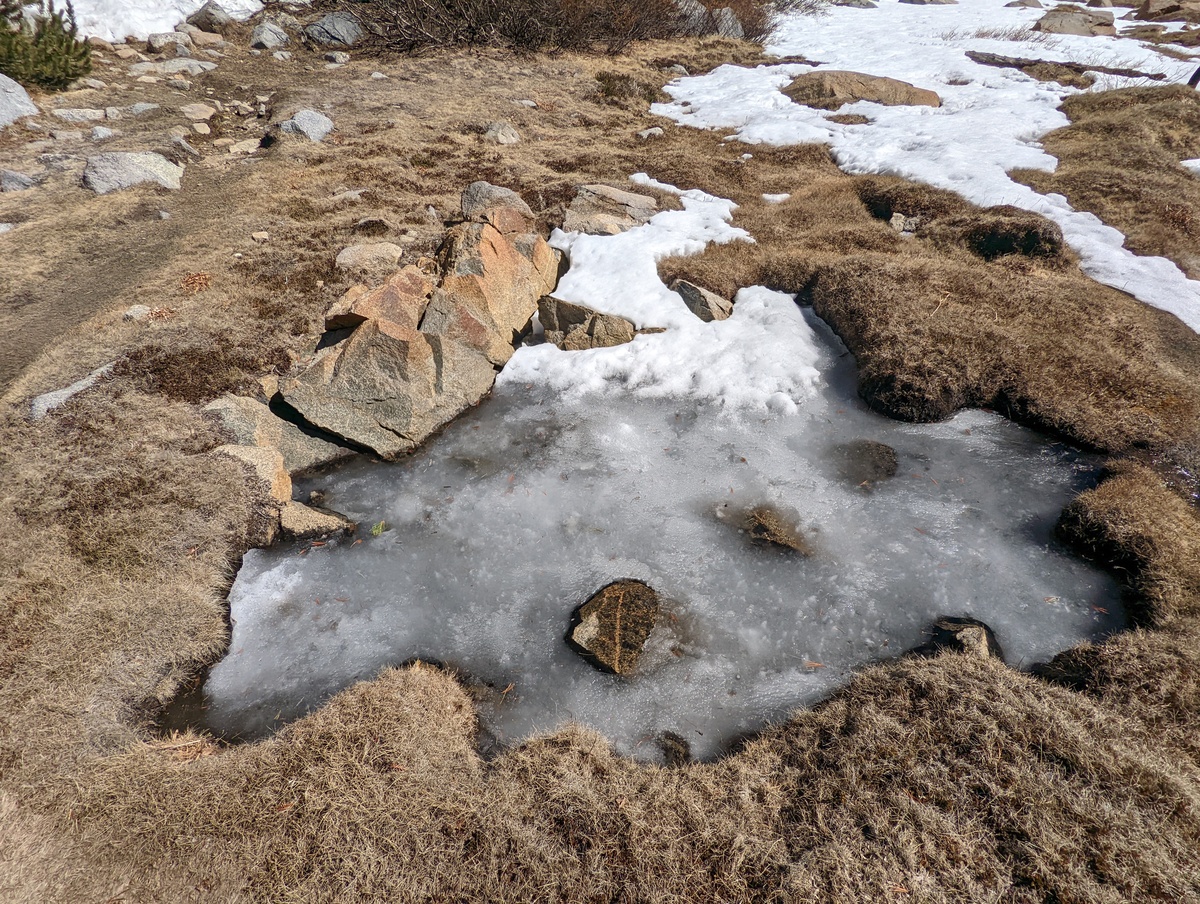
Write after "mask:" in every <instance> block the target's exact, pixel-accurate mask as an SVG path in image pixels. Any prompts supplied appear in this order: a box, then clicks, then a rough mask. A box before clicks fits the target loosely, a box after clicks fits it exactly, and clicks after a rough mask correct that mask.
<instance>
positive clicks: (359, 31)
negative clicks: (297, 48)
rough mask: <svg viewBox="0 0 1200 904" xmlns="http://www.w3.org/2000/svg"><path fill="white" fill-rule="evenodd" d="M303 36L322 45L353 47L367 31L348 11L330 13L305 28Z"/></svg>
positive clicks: (359, 42)
mask: <svg viewBox="0 0 1200 904" xmlns="http://www.w3.org/2000/svg"><path fill="white" fill-rule="evenodd" d="M304 36H305V37H306V38H308V40H310V41H312V42H313V43H314V44H320V45H321V46H322V47H355V46H357V45H358V44H361V43H362V42H363V40H364V39H365V38H366V37H367V33H366V31H365V30H363V27H362V25H360V24H359V21H358V20H357V19H356V18H354V17H353V16H351V15H349V14H348V13H330V14H329V15H327V16H323V17H322V18H320V19H318V20H317V21H316V22H314V23H313V24H312V25H309V26H308V27H307V28H305V29H304Z"/></svg>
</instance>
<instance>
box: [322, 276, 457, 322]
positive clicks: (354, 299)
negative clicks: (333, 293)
mask: <svg viewBox="0 0 1200 904" xmlns="http://www.w3.org/2000/svg"><path fill="white" fill-rule="evenodd" d="M433 289H434V282H433V280H432V279H430V278H429V277H428V276H427V275H426V274H425V273H424V272H423V271H422V270H421V269H420V268H419V267H415V266H412V265H411V264H410V265H409V266H407V267H405V268H404V269H402V270H400V271H399V272H398V273H396V274H395V275H393V276H392V277H391V278H390V279H389V280H388V281H387V282H385V283H384V284H383V285H382V286H376V287H375V288H374V289H368V288H367V287H366V286H355V287H354V288H352V289H351V290H350V291H349V292H347V293H346V294H345V295H343V296H342V297H341V298H340V299H338V301H337V302H335V303H334V305H333V307H331V308H330V309H329V310H328V311H327V312H326V313H325V329H327V330H345V329H353V328H354V327H356V326H358V325H359V324H362V323H365V322H366V321H368V320H388V321H391V322H392V323H398V324H400V325H401V326H406V327H408V328H409V329H414V330H415V329H416V328H417V326H418V325H419V324H420V323H421V317H422V316H423V315H424V313H425V309H426V308H427V307H428V306H429V296H430V295H431V294H432V293H433Z"/></svg>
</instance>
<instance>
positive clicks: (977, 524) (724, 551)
mask: <svg viewBox="0 0 1200 904" xmlns="http://www.w3.org/2000/svg"><path fill="white" fill-rule="evenodd" d="M634 181H635V182H639V183H641V184H647V183H648V182H649V180H648V179H646V178H645V177H644V176H635V177H634ZM658 187H660V188H664V187H665V188H669V186H658ZM681 197H682V201H683V204H684V209H683V210H681V211H664V212H662V213H659V214H658V215H656V216H655V217H654V218H653V219H652V220H651V221H650V222H649V223H647V224H645V225H644V226H641V227H638V228H637V229H633V230H630V231H629V232H627V233H624V234H623V235H619V236H603V237H600V236H581V235H577V234H564V233H561V232H560V233H557V234H556V235H555V236H554V242H555V244H557V245H558V246H559V247H560V248H563V249H565V250H566V251H568V252H569V255H570V270H569V271H568V273H567V274H566V276H565V278H564V279H563V280H562V282H561V284H560V286H559V288H558V289H557V291H556V294H558V295H559V296H561V297H563V298H565V299H568V300H572V301H579V302H583V303H586V304H589V305H591V306H592V307H595V308H598V309H600V310H603V311H606V312H610V313H615V314H621V315H623V316H627V317H629V318H631V319H633V320H635V321H636V322H637V323H638V325H639V326H652V327H665V328H666V330H665V332H661V333H656V334H650V335H640V336H638V337H637V338H636V339H635V340H634V341H633V342H631V343H629V344H627V345H622V346H618V347H615V348H605V349H593V350H590V351H579V352H564V351H560V350H559V349H557V348H555V347H554V346H551V345H547V344H544V343H543V344H534V345H530V346H527V347H524V348H521V349H519V350H518V351H517V353H516V354H515V355H514V356H513V358H512V360H511V361H510V362H509V364H508V366H507V367H506V368H505V369H504V371H503V372H502V373H501V375H500V378H499V379H498V381H497V384H496V390H495V392H494V393H493V396H492V398H491V399H490V400H489V401H488V402H486V403H485V404H483V405H482V406H480V407H479V408H478V409H477V410H475V411H474V412H472V413H470V414H469V415H467V416H466V417H464V418H462V419H460V420H459V421H457V422H455V423H454V424H453V425H451V426H450V427H449V428H448V429H447V430H446V431H445V432H444V433H443V434H442V435H441V436H439V437H438V438H437V439H435V440H434V441H433V442H432V443H431V444H430V445H429V446H428V447H427V448H426V449H424V450H423V451H421V452H420V453H419V454H417V455H414V456H413V457H412V458H410V459H408V460H407V461H404V462H402V463H398V464H394V465H385V464H367V463H359V464H357V465H353V466H350V467H347V468H346V469H344V470H341V471H339V472H337V473H336V474H335V475H333V476H331V477H329V478H327V479H326V480H325V481H323V482H322V484H321V488H322V489H324V490H325V491H326V492H327V494H328V495H327V504H329V505H331V506H333V507H334V508H336V509H338V510H339V511H342V512H345V513H346V514H347V515H349V516H350V517H351V518H353V519H355V520H356V521H358V522H359V523H360V524H361V525H363V530H362V531H361V532H360V534H359V537H358V539H357V540H353V541H346V542H343V543H340V544H331V545H328V546H309V545H307V544H302V545H293V546H284V547H280V548H276V549H271V550H262V551H253V552H251V553H249V554H248V555H247V556H246V557H245V561H244V564H243V566H242V569H241V572H240V574H239V575H238V579H237V582H236V583H235V585H234V587H233V590H232V592H231V594H230V605H231V614H232V620H233V637H232V644H231V650H230V653H229V655H227V656H226V658H225V659H223V660H222V661H221V662H220V663H218V664H217V665H216V666H215V667H214V668H213V670H212V672H211V674H210V676H209V679H208V681H207V684H206V686H205V688H204V689H203V703H204V705H205V706H206V708H205V709H203V710H201V711H200V712H201V713H202V716H201V719H200V724H202V725H204V726H206V727H208V728H211V729H213V730H215V731H218V732H221V733H223V734H230V735H236V736H241V737H256V736H259V735H261V734H263V733H265V732H267V731H269V730H271V728H272V727H274V726H276V725H278V724H279V723H281V722H284V721H287V720H289V719H291V718H294V717H296V716H298V715H300V714H302V713H304V712H305V711H307V710H308V709H309V708H311V707H313V706H315V705H317V704H319V703H320V701H322V700H323V699H325V698H326V697H327V696H328V695H329V694H330V693H332V692H334V691H336V690H337V689H339V688H342V687H345V686H346V685H348V684H349V683H351V682H353V681H355V680H356V679H359V678H366V677H370V676H371V675H373V674H375V673H376V672H377V671H378V670H379V669H380V668H381V667H383V666H385V665H388V664H398V663H402V662H405V661H407V660H409V659H412V658H414V657H420V658H427V659H433V660H437V661H439V662H445V663H448V664H450V665H453V666H455V667H457V668H459V669H461V670H463V671H464V672H465V673H467V674H468V675H470V676H472V679H473V680H474V681H475V682H476V686H477V687H478V688H480V695H481V696H480V706H481V713H482V718H483V721H484V724H485V726H486V731H487V734H488V736H489V737H490V738H492V739H493V740H494V742H497V743H508V742H512V741H514V740H518V739H521V738H524V737H526V736H528V735H530V734H533V733H535V732H541V731H550V730H553V729H554V728H556V727H558V726H560V725H561V724H563V723H564V722H565V721H568V720H577V721H580V722H584V723H586V724H589V725H592V726H594V727H595V728H597V729H599V730H600V731H602V732H604V733H605V734H606V735H607V736H608V737H610V738H611V739H612V740H613V741H614V743H615V744H616V745H617V746H618V748H619V749H620V750H622V751H624V752H626V753H630V754H633V755H636V756H641V757H646V758H653V757H654V756H655V754H656V748H655V746H654V744H653V739H654V738H655V737H656V736H657V735H658V734H659V733H661V732H663V731H673V732H675V733H677V734H679V735H681V736H683V737H684V738H686V739H687V740H688V741H689V742H690V744H691V746H692V750H693V752H694V753H695V754H696V755H698V756H711V755H714V754H716V753H718V752H719V751H720V749H721V747H722V745H723V744H725V743H726V742H728V741H729V740H730V739H732V738H734V737H736V736H737V735H739V734H741V733H743V732H745V731H749V730H753V729H755V728H757V727H759V726H761V725H762V724H763V723H764V721H765V720H768V719H774V718H780V717H782V716H784V715H785V714H786V713H787V712H788V711H789V710H790V709H792V708H794V707H796V706H800V705H804V704H807V703H811V702H813V701H814V700H816V699H817V698H818V697H820V696H822V695H823V694H825V693H827V692H828V691H829V690H830V689H831V688H832V687H834V686H835V685H837V684H838V683H841V682H844V681H845V680H846V678H847V676H848V675H849V673H850V671H851V670H852V669H854V668H855V667H857V666H860V665H862V664H863V663H865V662H869V661H871V660H875V659H879V658H882V657H887V656H892V655H896V654H899V653H901V652H903V651H905V650H908V649H911V648H912V647H914V646H917V645H918V644H919V643H920V642H921V640H922V630H923V629H925V628H927V627H928V626H929V624H930V623H931V621H932V620H933V619H935V618H936V617H937V616H939V615H944V614H948V615H969V616H973V617H976V618H979V619H982V620H983V621H986V622H988V623H989V624H990V625H991V626H992V627H993V628H994V629H995V630H996V632H997V634H998V635H999V639H1000V641H1001V644H1002V645H1003V646H1004V647H1005V648H1006V649H1007V651H1008V653H1009V656H1010V658H1011V660H1012V661H1013V662H1014V663H1017V664H1025V665H1028V664H1030V663H1032V662H1034V661H1036V660H1040V659H1045V658H1048V657H1049V656H1051V655H1053V654H1054V653H1055V652H1057V651H1058V650H1061V649H1063V648H1065V647H1068V646H1071V645H1072V644H1074V643H1076V642H1078V641H1080V640H1085V639H1093V638H1098V637H1102V636H1104V635H1105V634H1106V633H1108V632H1110V631H1112V630H1115V629H1117V628H1119V627H1120V626H1121V624H1122V614H1121V610H1120V606H1119V603H1118V601H1117V595H1116V592H1115V588H1114V585H1113V583H1112V581H1111V580H1110V579H1109V578H1107V577H1106V576H1104V575H1102V574H1100V573H1099V572H1097V571H1095V570H1093V569H1091V568H1089V567H1087V566H1085V565H1084V564H1083V563H1081V562H1079V561H1077V560H1075V559H1073V558H1071V557H1069V556H1067V555H1065V554H1064V553H1063V552H1061V551H1060V550H1058V549H1056V548H1055V547H1054V544H1053V543H1052V542H1051V538H1050V535H1051V528H1052V526H1053V524H1054V521H1055V519H1056V518H1057V516H1058V513H1059V512H1060V511H1061V509H1062V507H1063V505H1064V504H1065V503H1066V502H1067V501H1068V500H1069V499H1070V498H1071V497H1072V495H1073V494H1074V493H1075V492H1077V491H1078V490H1079V488H1080V487H1081V486H1083V485H1085V484H1086V483H1087V482H1088V481H1089V480H1091V479H1092V477H1093V474H1092V469H1091V467H1090V466H1089V465H1088V464H1087V463H1086V462H1081V461H1079V460H1078V459H1077V458H1076V457H1075V456H1074V454H1073V453H1071V452H1070V451H1069V450H1067V449H1065V448H1063V447H1060V446H1055V445H1052V444H1051V445H1047V444H1046V443H1045V442H1044V441H1043V440H1041V439H1039V438H1038V437H1036V436H1035V435H1033V434H1032V433H1030V432H1029V431H1026V430H1023V429H1021V428H1018V427H1016V426H1014V425H1013V424H1010V423H1008V422H1007V421H1005V420H1003V419H1002V418H1000V417H998V416H995V415H991V414H985V413H982V412H965V413H963V414H960V415H959V416H958V417H956V418H954V419H953V420H951V421H949V422H946V423H943V424H938V425H933V426H914V425H904V424H899V423H895V422H893V421H889V420H887V419H886V418H883V417H881V416H879V415H876V414H873V413H871V412H870V411H868V410H867V409H866V408H865V406H864V405H863V404H862V403H861V402H860V401H859V400H858V398H857V396H856V394H855V391H854V383H855V373H854V363H853V359H852V358H851V357H850V356H849V354H848V353H847V352H846V350H845V348H844V347H843V346H841V345H840V343H838V341H837V339H836V338H835V337H834V336H833V335H832V334H831V333H830V332H829V330H828V328H827V327H825V325H824V324H823V323H821V322H820V321H819V320H817V319H816V318H815V317H814V316H813V315H811V313H806V312H804V311H802V310H801V309H800V308H798V307H797V306H796V304H795V303H794V301H793V300H792V299H791V298H790V297H789V296H786V295H782V294H780V293H778V292H772V291H769V290H767V289H763V288H761V287H751V288H747V289H743V290H742V291H741V292H740V293H738V296H737V299H736V305H735V307H734V313H733V315H732V316H731V317H730V318H729V319H727V320H723V321H717V322H713V323H704V322H703V321H701V320H700V319H699V318H697V317H695V316H694V315H692V314H690V313H689V312H688V311H687V310H686V308H685V307H684V305H683V302H682V300H681V299H680V298H679V296H678V295H676V294H674V293H672V292H670V291H668V290H667V289H666V287H665V286H663V284H662V282H661V280H660V279H659V277H658V274H657V271H656V269H655V266H654V264H655V261H656V260H658V259H659V258H661V257H662V256H664V255H669V254H680V253H688V252H696V251H699V250H701V249H702V248H703V247H704V245H705V243H706V242H709V241H740V240H748V239H749V236H747V235H746V234H745V233H744V232H742V231H741V230H737V229H734V228H732V227H731V226H730V225H729V219H730V217H731V216H732V211H733V209H734V206H733V205H732V204H731V203H730V202H728V201H724V200H722V199H719V198H713V197H711V196H709V195H705V194H703V193H701V192H684V193H681ZM863 438H867V439H874V440H879V441H882V442H885V443H888V444H890V445H891V446H893V447H894V448H895V449H896V452H897V454H898V456H899V461H900V470H899V474H898V476H897V477H896V478H895V479H893V480H891V481H889V482H887V483H884V484H882V485H880V486H878V487H877V488H875V489H874V490H868V488H866V487H863V486H861V485H860V484H859V481H860V480H861V478H857V479H850V478H848V477H847V476H845V475H844V474H843V473H842V471H841V467H840V465H839V464H838V456H839V449H840V447H841V446H842V445H843V444H844V443H847V442H851V441H854V440H858V439H863ZM300 489H301V490H302V491H303V490H307V489H311V487H305V486H301V487H300ZM766 503H769V504H772V505H775V506H777V507H779V508H780V509H781V510H782V511H785V512H787V513H789V516H790V517H792V518H794V520H795V522H796V524H797V525H798V526H799V527H800V529H801V530H802V531H803V532H804V533H805V534H806V535H807V536H808V537H809V538H810V539H811V541H812V545H813V546H814V547H815V549H816V552H815V554H814V555H813V556H812V557H811V558H810V559H801V558H797V557H796V556H795V555H793V554H787V553H782V552H778V551H773V550H770V549H761V548H757V547H754V546H752V545H750V543H749V541H748V538H747V537H746V536H745V535H743V534H741V533H740V532H739V529H738V512H739V511H741V510H745V509H747V508H750V507H753V506H757V505H761V504H766ZM380 523H382V524H384V525H386V529H385V530H381V531H380V532H379V533H378V536H376V535H375V534H374V532H372V531H370V530H369V528H370V527H371V526H372V525H378V524H380ZM621 578H637V579H641V580H644V581H646V582H648V583H649V584H651V585H652V586H653V587H655V588H656V589H657V590H658V591H659V592H660V593H662V594H664V595H665V596H666V597H667V598H668V599H669V600H670V602H669V603H668V604H667V613H666V615H665V616H664V617H663V618H662V619H660V625H659V629H658V630H657V632H656V634H655V635H654V636H653V637H652V638H651V642H650V649H649V652H648V654H647V655H648V660H647V662H648V664H649V665H648V668H647V669H646V671H645V673H644V674H642V675H640V676H638V677H636V678H634V679H632V680H625V679H620V678H615V677H612V676H608V675H603V674H601V673H599V672H597V671H596V670H594V669H593V668H592V667H591V666H590V665H588V664H586V663H585V662H584V661H583V660H582V659H580V658H579V657H578V656H577V655H576V654H575V653H573V652H571V651H570V650H569V649H568V648H567V646H566V644H565V642H564V639H563V638H564V635H565V633H566V631H567V628H568V624H569V619H570V615H571V613H572V611H573V610H574V608H575V607H576V606H578V605H579V604H580V603H582V602H583V601H584V600H585V599H587V597H588V596H590V595H591V594H592V593H593V592H595V591H596V590H598V589H599V588H600V587H602V586H604V585H605V584H607V583H609V582H611V581H613V580H617V579H621ZM488 688H490V689H491V690H488ZM194 702H195V701H189V703H188V704H187V705H185V706H181V707H180V708H179V710H178V712H177V713H176V714H175V716H174V717H173V721H174V722H175V723H176V724H178V723H179V722H181V721H187V720H188V718H189V715H190V714H194V712H193V711H190V710H189V709H188V707H189V706H191V705H192V704H193V703H194Z"/></svg>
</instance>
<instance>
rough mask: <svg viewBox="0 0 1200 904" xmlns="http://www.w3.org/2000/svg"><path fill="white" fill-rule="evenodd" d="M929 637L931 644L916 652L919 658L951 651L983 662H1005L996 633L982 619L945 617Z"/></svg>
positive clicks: (934, 625) (936, 624) (938, 622)
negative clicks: (987, 660)
mask: <svg viewBox="0 0 1200 904" xmlns="http://www.w3.org/2000/svg"><path fill="white" fill-rule="evenodd" d="M929 633H930V637H929V640H928V641H926V642H925V643H924V644H922V645H921V646H919V647H917V648H916V649H915V650H913V652H914V653H915V654H917V655H918V656H936V655H938V654H939V653H941V652H942V651H944V650H950V651H953V652H955V653H965V654H967V655H968V656H974V657H976V658H979V659H999V660H1000V661H1001V662H1003V661H1004V650H1003V648H1001V646H1000V641H998V640H997V639H996V632H995V631H993V630H992V629H991V628H990V627H988V625H986V624H985V623H983V622H981V621H979V619H976V618H952V617H949V616H944V617H942V618H939V619H938V620H937V621H935V622H934V623H933V626H932V628H931V629H930V632H929Z"/></svg>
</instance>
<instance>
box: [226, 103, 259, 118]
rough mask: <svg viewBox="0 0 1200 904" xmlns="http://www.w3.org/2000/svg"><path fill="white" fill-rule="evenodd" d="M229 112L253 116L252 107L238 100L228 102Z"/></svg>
mask: <svg viewBox="0 0 1200 904" xmlns="http://www.w3.org/2000/svg"><path fill="white" fill-rule="evenodd" d="M229 110H230V112H232V113H234V114H235V115H237V116H253V115H254V108H253V107H252V106H250V105H249V104H247V103H242V101H240V100H235V101H233V102H232V103H230V104H229Z"/></svg>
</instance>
